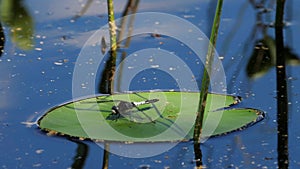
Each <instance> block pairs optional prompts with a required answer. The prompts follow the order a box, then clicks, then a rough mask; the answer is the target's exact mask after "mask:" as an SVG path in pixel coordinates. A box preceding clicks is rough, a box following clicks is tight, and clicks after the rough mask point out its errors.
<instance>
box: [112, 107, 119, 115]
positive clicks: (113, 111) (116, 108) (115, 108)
mask: <svg viewBox="0 0 300 169" xmlns="http://www.w3.org/2000/svg"><path fill="white" fill-rule="evenodd" d="M111 113H112V114H119V110H118V107H117V106H113V107H112V108H111Z"/></svg>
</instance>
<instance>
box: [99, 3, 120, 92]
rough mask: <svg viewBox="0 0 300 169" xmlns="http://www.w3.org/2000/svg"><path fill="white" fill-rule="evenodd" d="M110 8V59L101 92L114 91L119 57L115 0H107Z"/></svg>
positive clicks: (101, 84) (105, 70)
mask: <svg viewBox="0 0 300 169" xmlns="http://www.w3.org/2000/svg"><path fill="white" fill-rule="evenodd" d="M107 8H108V25H109V34H110V51H109V54H110V56H109V59H108V60H107V61H106V65H105V68H104V70H103V72H102V80H101V82H100V87H99V91H100V93H108V94H113V93H114V83H113V82H114V75H115V70H116V58H117V26H116V23H115V16H114V5H113V0H107Z"/></svg>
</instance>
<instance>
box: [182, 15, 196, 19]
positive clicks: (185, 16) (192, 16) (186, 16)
mask: <svg viewBox="0 0 300 169" xmlns="http://www.w3.org/2000/svg"><path fill="white" fill-rule="evenodd" d="M183 17H184V18H195V15H183Z"/></svg>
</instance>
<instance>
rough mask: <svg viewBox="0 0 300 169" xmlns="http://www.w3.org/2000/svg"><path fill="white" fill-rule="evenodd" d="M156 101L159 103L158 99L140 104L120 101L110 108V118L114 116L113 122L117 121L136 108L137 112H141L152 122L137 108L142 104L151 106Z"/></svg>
mask: <svg viewBox="0 0 300 169" xmlns="http://www.w3.org/2000/svg"><path fill="white" fill-rule="evenodd" d="M157 101H159V99H150V100H145V101H141V102H128V101H123V100H121V101H119V104H118V105H117V106H112V108H111V114H110V116H114V117H115V118H114V120H118V119H119V118H120V117H121V116H124V115H125V114H130V112H131V111H133V109H134V108H136V109H137V110H138V111H140V112H142V113H143V114H144V115H145V116H146V117H147V118H148V119H149V120H150V121H151V122H154V121H153V120H152V119H151V118H150V117H149V116H148V115H147V114H145V113H144V112H143V110H141V109H139V107H138V106H140V105H144V104H153V103H155V102H157Z"/></svg>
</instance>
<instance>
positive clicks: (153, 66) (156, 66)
mask: <svg viewBox="0 0 300 169" xmlns="http://www.w3.org/2000/svg"><path fill="white" fill-rule="evenodd" d="M150 67H151V68H159V65H151V66H150Z"/></svg>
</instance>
